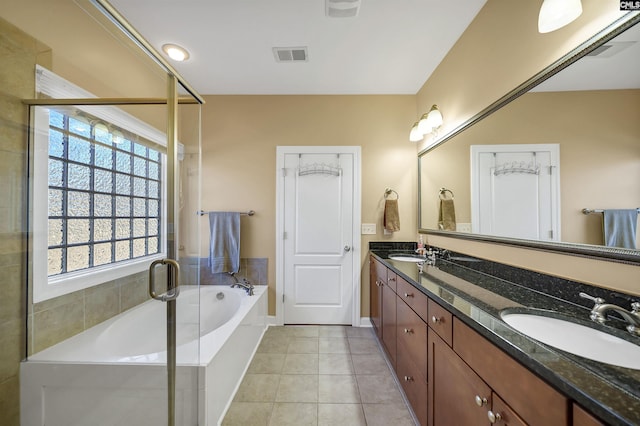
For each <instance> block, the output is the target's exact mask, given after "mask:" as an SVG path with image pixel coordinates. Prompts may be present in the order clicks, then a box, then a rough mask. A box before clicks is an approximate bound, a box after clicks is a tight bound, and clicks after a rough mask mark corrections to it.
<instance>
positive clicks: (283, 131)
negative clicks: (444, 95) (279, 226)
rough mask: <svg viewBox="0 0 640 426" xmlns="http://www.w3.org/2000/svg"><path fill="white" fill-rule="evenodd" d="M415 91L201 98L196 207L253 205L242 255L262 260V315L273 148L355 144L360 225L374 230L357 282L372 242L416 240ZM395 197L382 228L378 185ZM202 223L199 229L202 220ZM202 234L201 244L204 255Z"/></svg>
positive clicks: (271, 255)
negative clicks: (395, 211) (393, 211)
mask: <svg viewBox="0 0 640 426" xmlns="http://www.w3.org/2000/svg"><path fill="white" fill-rule="evenodd" d="M415 115H416V109H415V97H414V96H404V95H399V96H207V97H206V104H205V105H204V107H203V120H202V121H203V125H202V132H203V138H202V139H203V140H202V182H203V187H202V208H203V209H204V210H233V211H236V210H239V211H245V210H249V209H253V210H255V211H256V215H255V216H253V217H243V219H242V240H241V257H243V258H251V257H266V258H268V259H269V314H270V315H275V297H274V295H275V284H276V282H275V260H276V259H275V238H276V235H275V225H276V147H277V146H279V145H281V146H290V145H294V146H295V145H305V146H314V145H343V146H344V145H347V146H350V145H355V146H361V147H362V222H363V223H376V224H377V225H378V226H377V229H378V234H377V235H371V236H363V238H362V239H361V244H362V259H361V263H362V273H363V277H362V282H363V283H368V274H369V272H368V264H366V263H365V262H366V258H365V256H366V253H367V250H368V242H369V241H372V240H376V241H379V240H397V241H407V240H409V241H414V240H415V239H416V232H417V231H416V230H417V224H416V198H417V197H416V191H417V189H416V182H417V176H416V169H417V160H416V155H415V144H412V143H410V142H409V140H408V127H409V126H410V123H411V122H412V121H413V119H414V117H415ZM387 187H389V188H393V189H394V190H396V191H397V192H398V194H399V195H400V206H399V210H400V215H401V217H400V221H401V230H400V231H399V232H396V233H394V234H393V235H391V236H385V235H383V232H382V206H383V203H382V201H383V196H384V190H385V188H387ZM200 220H201V227H202V228H201V229H202V234H203V235H207V233H208V223H207V222H206V220H205V219H200ZM207 244H208V239H206V238H205V239H203V241H202V245H203V246H202V249H201V250H202V252H203V253H206V252H207V249H206V245H207ZM361 309H362V315H363V316H368V315H369V289H368V285H367V284H364V285H363V286H362V302H361Z"/></svg>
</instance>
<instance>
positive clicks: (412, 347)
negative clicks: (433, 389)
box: [397, 295, 428, 381]
mask: <svg viewBox="0 0 640 426" xmlns="http://www.w3.org/2000/svg"><path fill="white" fill-rule="evenodd" d="M397 305H398V310H397V314H398V316H397V318H398V328H397V330H398V335H397V337H398V350H406V351H407V352H408V354H409V356H410V357H411V359H412V360H413V363H414V364H415V366H416V367H417V368H418V372H419V373H420V375H421V376H422V377H423V378H424V380H425V381H426V380H427V379H428V377H427V325H426V324H425V323H424V321H422V319H421V318H420V317H419V316H418V315H417V314H416V313H415V312H413V310H412V309H411V308H410V307H409V306H407V304H406V303H404V302H403V301H402V299H401V298H400V296H399V295H398V297H397ZM400 343H402V345H400ZM401 348H402V349H401ZM400 379H402V378H400Z"/></svg>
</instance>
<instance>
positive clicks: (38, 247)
mask: <svg viewBox="0 0 640 426" xmlns="http://www.w3.org/2000/svg"><path fill="white" fill-rule="evenodd" d="M36 91H37V92H38V93H42V94H44V95H47V96H49V97H51V98H54V99H64V98H95V96H94V95H93V94H91V93H89V92H87V91H85V90H83V89H82V88H80V87H78V86H76V85H74V84H72V83H70V82H68V81H66V80H64V79H63V78H61V77H59V76H57V75H56V74H54V73H53V72H51V71H49V70H47V69H45V68H42V67H40V66H36ZM76 108H78V109H80V110H82V109H83V107H82V106H77V107H76ZM85 110H86V112H87V113H89V114H91V115H93V116H96V117H98V118H100V119H102V120H104V121H106V122H108V123H111V124H114V125H116V126H118V127H120V128H123V129H126V130H128V131H130V132H132V133H134V134H137V135H139V136H142V137H144V138H145V139H148V140H150V141H152V142H154V143H156V144H158V145H160V146H164V147H166V146H167V140H166V135H165V133H163V132H161V131H159V130H158V129H156V128H154V127H152V126H150V125H149V124H147V123H145V122H143V121H141V120H139V119H138V118H136V117H134V116H132V115H130V114H128V113H126V112H124V111H123V110H121V109H120V108H117V107H115V106H91V107H90V108H85ZM32 127H33V129H34V132H33V186H32V194H33V196H32V200H33V204H32V221H33V222H32V223H33V226H32V231H33V262H32V264H33V281H32V282H33V303H38V302H42V301H45V300H48V299H51V298H54V297H58V296H62V295H65V294H69V293H72V292H74V291H78V290H82V289H85V288H89V287H93V286H96V285H99V284H103V283H106V282H109V281H112V280H115V279H118V278H123V277H125V276H127V275H131V274H135V273H139V272H143V271H145V270H147V269H148V268H149V265H150V264H151V262H153V261H154V260H157V259H162V258H165V257H166V253H167V243H166V238H165V236H166V235H167V234H166V233H167V222H166V218H167V204H166V199H167V181H166V178H167V170H166V164H167V161H166V154H164V153H161V154H160V155H161V156H162V158H163V161H161V167H160V179H161V182H160V186H161V188H160V193H161V200H160V206H159V208H160V215H161V217H160V238H159V241H158V250H159V252H158V253H157V254H153V255H147V256H144V257H139V258H135V259H131V260H126V261H119V262H116V263H110V264H107V265H102V266H97V267H91V268H89V269H83V270H79V271H74V272H68V273H64V274H61V275H55V276H52V277H49V276H48V268H47V259H48V219H49V208H48V189H49V173H48V169H49V167H48V161H49V160H48V159H49V110H48V109H47V108H45V107H36V108H34V114H33V121H32Z"/></svg>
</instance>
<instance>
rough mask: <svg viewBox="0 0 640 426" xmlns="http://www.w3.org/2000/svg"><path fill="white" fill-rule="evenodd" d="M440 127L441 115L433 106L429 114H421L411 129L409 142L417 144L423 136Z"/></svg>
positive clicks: (436, 107)
mask: <svg viewBox="0 0 640 426" xmlns="http://www.w3.org/2000/svg"><path fill="white" fill-rule="evenodd" d="M440 126H442V113H441V112H440V110H439V109H438V106H437V105H433V106H432V107H431V109H430V110H429V112H426V113H424V114H422V117H420V120H419V121H418V122H417V123H415V124H414V125H413V127H411V133H409V140H410V141H411V142H418V141H420V140H422V139H423V138H424V136H425V135H427V134H429V133H433V132H434V131H436V130H438V129H439V128H440Z"/></svg>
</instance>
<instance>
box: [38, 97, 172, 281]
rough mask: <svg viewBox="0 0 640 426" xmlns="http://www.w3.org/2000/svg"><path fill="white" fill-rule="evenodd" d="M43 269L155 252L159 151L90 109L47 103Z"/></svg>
mask: <svg viewBox="0 0 640 426" xmlns="http://www.w3.org/2000/svg"><path fill="white" fill-rule="evenodd" d="M48 139H49V147H48V148H49V149H48V250H47V253H48V259H47V275H48V276H49V277H55V276H63V275H64V274H67V273H71V272H74V271H80V270H88V269H91V268H95V267H100V266H104V265H110V264H116V263H118V262H124V261H129V260H133V259H137V258H142V257H144V256H149V255H154V254H158V253H159V252H160V249H161V248H160V233H161V226H160V225H161V223H160V219H161V193H162V191H161V183H162V182H161V176H162V174H161V160H162V155H161V154H160V153H159V152H158V151H156V150H154V149H152V148H149V147H148V146H147V145H148V144H143V143H139V142H138V141H137V140H136V139H137V138H136V137H135V136H134V135H131V134H130V133H129V132H126V131H122V130H121V129H118V128H116V127H114V126H112V125H109V126H107V125H106V124H105V123H104V122H102V121H100V120H98V119H96V118H95V117H91V116H89V115H88V114H84V113H83V114H81V115H77V116H76V115H72V114H65V113H64V112H60V111H56V110H54V109H51V110H50V111H49V137H48Z"/></svg>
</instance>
